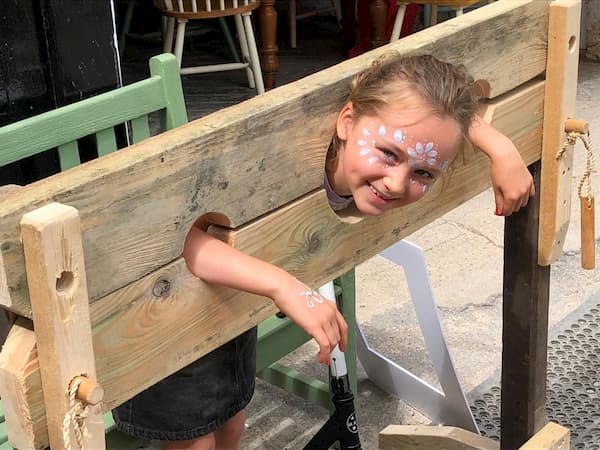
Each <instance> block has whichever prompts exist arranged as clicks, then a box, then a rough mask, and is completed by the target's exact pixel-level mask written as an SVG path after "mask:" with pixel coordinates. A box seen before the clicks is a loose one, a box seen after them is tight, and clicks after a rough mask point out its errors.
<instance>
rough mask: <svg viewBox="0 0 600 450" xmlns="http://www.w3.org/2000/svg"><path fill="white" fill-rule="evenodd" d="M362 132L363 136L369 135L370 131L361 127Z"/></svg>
mask: <svg viewBox="0 0 600 450" xmlns="http://www.w3.org/2000/svg"><path fill="white" fill-rule="evenodd" d="M362 133H363V136H365V137H369V136H371V133H369V130H367V129H366V128H363V131H362Z"/></svg>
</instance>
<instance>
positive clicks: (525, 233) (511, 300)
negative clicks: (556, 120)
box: [500, 162, 550, 450]
mask: <svg viewBox="0 0 600 450" xmlns="http://www.w3.org/2000/svg"><path fill="white" fill-rule="evenodd" d="M530 170H531V171H532V173H533V176H534V179H535V182H536V187H537V189H539V179H540V163H539V162H536V163H534V164H532V165H531V166H530ZM538 192H539V191H538ZM539 214H540V201H539V195H537V196H536V197H535V198H533V199H531V200H530V201H529V204H528V205H527V207H526V208H523V209H522V210H521V211H519V212H518V213H515V214H513V215H512V216H510V217H507V218H506V224H505V229H504V288H503V296H504V304H503V313H502V317H503V319H502V320H503V323H502V387H501V389H502V405H501V410H502V412H501V423H502V430H501V439H500V442H501V449H503V450H504V449H506V450H509V449H511V450H512V449H515V448H519V446H520V445H521V444H523V443H524V442H525V441H527V439H529V438H530V437H531V436H533V435H534V434H535V432H536V431H537V430H539V429H540V428H542V427H543V426H544V424H545V423H546V411H545V409H546V363H547V360H546V357H547V339H548V296H549V285H550V267H549V266H545V267H543V266H539V265H538V223H539Z"/></svg>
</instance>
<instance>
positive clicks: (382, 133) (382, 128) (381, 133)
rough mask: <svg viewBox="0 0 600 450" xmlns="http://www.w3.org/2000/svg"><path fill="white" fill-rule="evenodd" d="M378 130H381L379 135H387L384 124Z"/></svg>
mask: <svg viewBox="0 0 600 450" xmlns="http://www.w3.org/2000/svg"><path fill="white" fill-rule="evenodd" d="M378 132H379V136H382V137H383V136H385V127H384V126H383V125H380V126H379V130H378Z"/></svg>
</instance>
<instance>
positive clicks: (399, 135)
mask: <svg viewBox="0 0 600 450" xmlns="http://www.w3.org/2000/svg"><path fill="white" fill-rule="evenodd" d="M403 140H404V135H403V134H402V131H400V130H396V131H394V142H397V143H398V144H399V143H401V142H402V141H403Z"/></svg>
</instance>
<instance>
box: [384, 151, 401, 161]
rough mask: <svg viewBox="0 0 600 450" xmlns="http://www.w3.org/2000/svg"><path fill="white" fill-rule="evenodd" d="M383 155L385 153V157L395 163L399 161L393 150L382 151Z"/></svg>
mask: <svg viewBox="0 0 600 450" xmlns="http://www.w3.org/2000/svg"><path fill="white" fill-rule="evenodd" d="M381 153H383V156H385V157H386V158H388V159H391V160H393V161H396V160H397V159H398V156H397V155H396V154H395V153H394V152H393V151H391V150H386V149H381Z"/></svg>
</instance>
